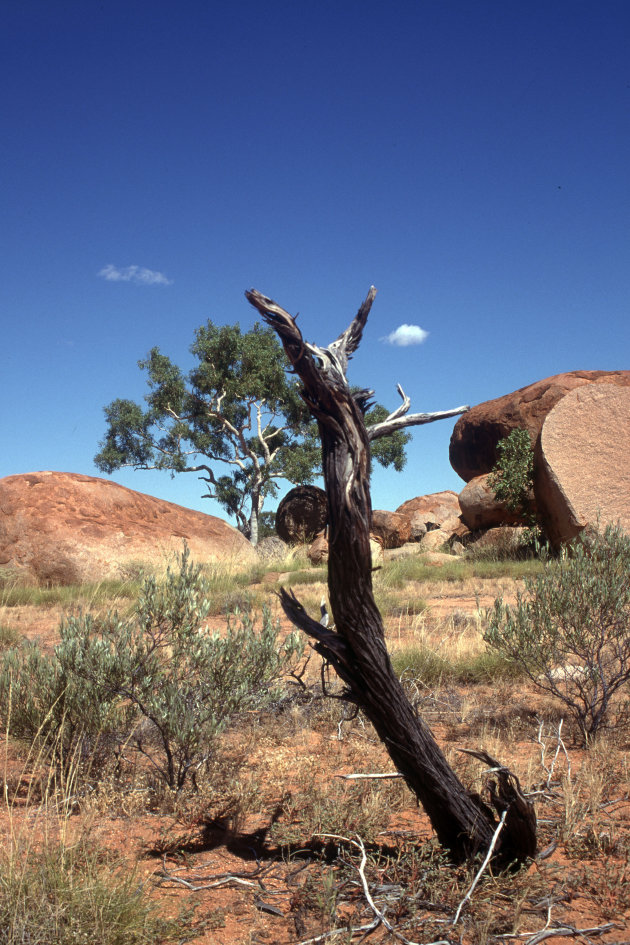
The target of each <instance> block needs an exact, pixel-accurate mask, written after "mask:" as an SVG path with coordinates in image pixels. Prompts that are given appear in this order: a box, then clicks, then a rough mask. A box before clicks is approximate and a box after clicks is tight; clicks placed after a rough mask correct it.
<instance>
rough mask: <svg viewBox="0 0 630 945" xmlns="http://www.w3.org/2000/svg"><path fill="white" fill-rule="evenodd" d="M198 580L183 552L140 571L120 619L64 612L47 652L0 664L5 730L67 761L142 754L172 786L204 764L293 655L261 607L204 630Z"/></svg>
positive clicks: (16, 652) (273, 692)
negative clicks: (151, 570) (257, 619)
mask: <svg viewBox="0 0 630 945" xmlns="http://www.w3.org/2000/svg"><path fill="white" fill-rule="evenodd" d="M210 610H211V598H210V595H209V593H208V586H207V582H206V580H205V579H204V577H203V575H202V572H201V569H200V567H198V566H196V565H194V564H192V563H191V561H190V558H189V554H188V552H187V551H185V552H184V554H183V555H182V557H181V559H180V561H179V564H178V568H177V569H175V570H173V569H169V571H168V573H167V575H166V580H165V581H164V582H163V583H159V582H158V581H157V579H156V578H155V577H153V576H149V577H147V578H145V580H144V582H143V585H142V591H141V593H140V596H139V599H138V601H137V604H136V606H135V609H134V612H133V614H132V615H131V617H129V616H121V615H120V614H119V613H117V612H112V613H109V614H107V615H106V616H105V617H99V616H96V615H94V614H91V613H87V614H79V615H78V616H76V615H75V616H70V617H68V618H66V619H65V620H64V621H62V623H61V626H60V636H61V642H60V643H59V645H58V646H57V647H56V648H55V650H54V652H53V653H52V654H47V653H45V652H43V651H42V650H41V648H40V647H39V646H36V645H33V644H31V645H29V646H27V647H22V648H19V649H13V650H10V651H9V652H8V653H6V654H4V657H3V660H2V662H1V663H0V717H1V719H2V724H3V725H4V726H5V729H7V730H8V731H9V732H10V734H12V735H14V736H16V737H22V738H29V739H35V738H39V739H41V740H42V743H45V744H46V745H47V746H49V750H50V746H53V747H54V753H55V755H56V758H57V759H59V758H64V759H70V758H71V759H72V760H73V761H76V760H77V759H79V760H81V759H82V758H83V757H86V758H89V760H90V764H91V765H94V763H95V754H97V753H98V751H100V753H101V755H103V754H107V753H109V754H110V755H111V753H112V752H114V751H117V750H120V748H121V746H125V750H126V751H130V750H133V751H136V752H139V753H141V754H142V755H144V756H145V757H146V758H147V759H148V761H149V762H150V764H151V766H152V767H153V769H154V770H155V771H156V772H157V773H158V775H159V776H160V777H161V778H162V779H163V780H164V782H165V783H166V784H167V785H168V786H169V788H171V789H172V790H175V791H179V790H181V788H182V787H183V786H184V783H185V782H186V780H187V779H188V778H190V779H191V780H192V781H193V783H194V782H195V774H196V772H197V771H198V770H199V768H200V767H202V766H203V765H204V764H205V762H207V761H208V760H209V758H210V757H211V755H212V753H213V752H214V751H215V748H216V741H217V737H218V736H219V735H220V733H221V732H222V730H223V729H224V728H225V726H226V725H227V724H228V722H229V721H230V719H232V718H233V717H234V716H235V714H236V713H238V712H242V711H245V710H248V709H252V708H256V707H260V706H263V705H264V704H265V703H269V702H270V701H272V700H273V699H274V698H276V697H277V696H278V686H279V684H280V681H281V679H282V677H283V676H284V675H285V673H286V672H288V671H289V669H290V667H291V665H292V664H293V663H295V661H296V660H297V659H298V658H299V657H300V656H301V654H302V650H303V643H302V641H301V638H300V637H299V636H298V635H297V634H291V635H290V636H289V637H288V638H287V640H286V641H285V643H284V644H282V645H279V644H278V639H277V638H278V630H279V625H278V623H277V622H274V621H273V620H272V618H271V614H270V612H269V611H268V610H263V616H262V627H261V629H260V630H257V629H256V628H255V626H254V622H253V619H252V617H251V615H250V614H249V613H241V614H238V613H237V614H232V615H228V616H227V618H226V620H227V626H226V628H225V631H224V632H223V633H221V634H220V633H218V632H216V631H210V630H209V629H208V628H207V626H206V625H205V620H206V617H207V616H208V613H209V612H210Z"/></svg>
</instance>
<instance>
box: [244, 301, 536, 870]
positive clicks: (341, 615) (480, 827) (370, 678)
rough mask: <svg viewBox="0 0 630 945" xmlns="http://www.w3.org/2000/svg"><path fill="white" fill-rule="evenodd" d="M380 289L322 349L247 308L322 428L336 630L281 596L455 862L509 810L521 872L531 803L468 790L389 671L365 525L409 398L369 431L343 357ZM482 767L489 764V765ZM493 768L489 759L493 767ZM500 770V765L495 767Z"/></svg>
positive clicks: (508, 783)
mask: <svg viewBox="0 0 630 945" xmlns="http://www.w3.org/2000/svg"><path fill="white" fill-rule="evenodd" d="M375 294H376V290H375V289H374V287H372V289H370V292H369V293H368V296H367V298H366V300H365V302H364V303H363V305H362V306H361V308H360V309H359V311H358V313H357V315H356V317H355V319H354V320H353V321H352V323H351V324H350V326H349V328H348V329H347V330H346V331H345V332H344V333H343V334H342V335H340V336H339V338H337V340H336V341H334V342H333V343H332V344H330V345H328V347H326V348H320V347H318V346H316V345H312V344H309V343H307V342H305V341H304V339H303V338H302V335H301V333H300V331H299V329H298V328H297V326H296V324H295V320H294V318H293V317H292V316H291V315H289V314H288V312H286V311H285V310H284V309H282V308H281V307H280V306H279V305H277V304H276V303H275V302H273V301H272V300H271V299H269V298H267V297H266V296H263V295H261V294H260V293H259V292H256V291H255V290H251V291H249V292H246V296H247V298H248V300H249V301H250V302H251V304H252V305H254V306H255V308H257V309H258V311H259V312H260V314H261V315H262V317H263V318H264V319H265V321H266V322H267V323H268V324H269V325H271V326H272V327H273V328H274V329H275V331H276V332H277V334H278V336H279V338H280V340H281V341H282V344H283V346H284V349H285V351H286V353H287V356H288V358H289V360H290V362H291V364H292V366H293V369H294V370H295V372H296V373H297V374H298V376H299V377H300V379H301V381H302V383H303V385H304V389H303V397H304V399H305V401H306V403H307V405H308V406H309V409H310V410H311V412H312V414H313V415H314V416H315V418H316V419H317V421H318V425H319V432H320V437H321V443H322V467H323V474H324V482H325V487H326V495H327V501H328V547H329V557H328V589H329V598H330V605H331V610H332V616H333V619H334V628H335V629H334V630H333V629H326V628H324V627H322V626H321V625H320V624H319V623H318V622H317V621H316V620H314V619H313V618H311V617H310V616H309V615H308V614H307V613H306V611H305V610H304V608H303V607H302V605H301V604H300V603H299V601H298V600H297V598H296V597H295V596H294V595H292V594H288V593H287V592H286V591H282V592H281V601H282V606H283V608H284V610H285V613H286V614H287V616H288V617H289V619H290V620H291V621H292V622H293V623H294V624H295V625H296V626H297V627H299V628H300V629H302V630H303V631H304V632H306V633H307V634H309V636H311V637H312V638H313V639H314V640H315V641H316V642H315V644H314V646H315V649H316V650H317V651H318V652H319V653H320V654H321V655H322V656H323V657H324V658H325V659H326V660H327V661H328V662H329V663H330V664H331V665H332V666H333V667H334V669H335V670H336V672H337V674H338V675H339V677H340V678H341V679H342V681H343V682H344V684H345V689H344V695H345V697H346V698H347V699H348V700H350V701H352V702H354V703H356V704H357V705H358V706H360V708H361V709H362V710H363V711H364V712H365V714H366V716H367V717H368V718H369V720H370V721H371V722H372V724H373V726H374V728H375V729H376V731H377V733H378V735H379V737H380V738H381V740H382V741H383V743H384V744H385V746H386V748H387V750H388V752H389V754H390V757H391V758H392V761H393V762H394V764H395V765H396V768H397V769H398V771H400V773H401V774H402V775H403V776H404V778H405V780H406V782H407V784H408V785H409V787H410V788H411V790H412V791H413V792H414V793H415V794H416V796H417V798H418V800H419V801H420V803H421V804H422V806H423V807H424V809H425V811H426V812H427V814H428V816H429V818H430V820H431V824H432V826H433V828H434V830H435V832H436V834H437V836H438V839H439V840H440V842H441V843H442V845H443V846H444V847H446V848H447V849H448V850H449V851H450V853H451V855H452V857H453V858H454V859H455V860H462V859H466V858H468V857H470V856H473V855H475V854H476V853H477V852H486V851H487V850H488V849H489V847H490V844H491V841H492V838H493V835H494V833H495V831H496V830H497V827H498V823H499V822H498V821H497V819H496V818H495V815H494V813H493V809H492V808H494V810H496V811H497V812H499V813H502V812H503V811H504V810H505V809H506V807H507V809H508V813H507V815H506V818H505V823H504V825H503V828H502V830H501V834H500V836H499V838H498V842H497V843H496V846H495V853H494V861H495V862H496V863H498V864H500V865H508V864H509V863H514V862H517V863H521V862H523V861H525V860H526V859H528V858H529V857H531V856H533V855H534V853H535V849H536V826H535V817H534V813H533V808H532V805H531V804H530V803H529V802H528V801H527V800H526V799H525V798H524V797H523V795H522V794H521V792H520V789H519V786H518V781H517V780H516V779H515V778H514V777H513V776H511V775H510V774H509V772H507V769H505V768H502V767H500V766H499V769H498V770H497V774H498V777H497V781H498V785H497V784H494V783H492V784H491V785H490V787H489V791H490V793H489V800H488V802H485V801H483V800H482V799H481V798H480V797H479V796H477V795H473V794H471V793H470V792H468V791H467V790H466V789H465V788H464V786H463V785H462V783H461V782H460V780H459V779H458V777H457V775H456V774H455V772H454V771H453V769H452V768H451V767H450V765H449V764H448V762H447V760H446V758H445V757H444V755H443V753H442V751H441V750H440V748H439V746H438V745H437V743H436V741H435V739H434V738H433V735H432V734H431V731H430V730H429V728H428V726H427V725H426V723H425V722H424V721H423V720H422V718H420V716H419V715H418V714H417V712H416V711H415V709H414V708H413V706H412V705H411V704H410V702H409V700H408V699H407V697H406V695H405V692H404V690H403V688H402V686H401V684H400V681H399V680H398V677H397V676H396V674H395V673H394V670H393V668H392V665H391V661H390V659H389V655H388V652H387V648H386V645H385V634H384V627H383V622H382V619H381V615H380V613H379V611H378V608H377V606H376V603H375V600H374V594H373V589H372V563H371V551H370V525H371V515H372V505H371V498H370V445H369V444H370V439H371V438H374V437H375V436H383V435H386V433H387V432H389V430H388V422H389V424H390V426H391V429H392V430H393V429H400V428H401V426H403V425H404V424H403V422H402V419H403V415H404V414H405V413H406V412H407V410H408V408H409V401H408V398H406V397H405V396H404V394H403V392H402V390H400V388H399V392H400V394H401V396H402V397H403V404H402V406H401V407H399V408H398V410H397V411H395V412H394V413H393V414H391V415H390V417H389V418H388V420H386V421H384V422H383V423H381V424H379V425H378V430H376V429H374V430H373V433H372V436H370V431H369V430H368V429H367V428H366V425H365V422H364V414H365V412H366V410H367V408H368V406H369V400H370V397H371V396H372V393H373V392H372V391H367V390H366V391H359V392H356V393H355V394H352V393H351V392H350V388H349V385H348V382H347V379H346V370H347V364H348V359H349V358H350V357H351V356H352V354H353V352H354V351H355V350H356V349H357V347H358V345H359V343H360V340H361V336H362V333H363V328H364V326H365V323H366V320H367V317H368V314H369V311H370V308H371V306H372V302H373V300H374V296H375ZM465 409H467V408H463V407H460V408H456V409H455V410H453V411H446V412H443V413H438V414H414V415H410V416H409V417H408V418H407V421H408V425H414V424H417V423H426V422H430V421H431V420H435V419H439V418H440V417H443V416H453V415H455V414H456V413H462V412H464V410H465ZM484 760H485V759H484ZM490 760H491V761H492V760H493V759H490ZM493 767H494V768H496V765H494V766H493Z"/></svg>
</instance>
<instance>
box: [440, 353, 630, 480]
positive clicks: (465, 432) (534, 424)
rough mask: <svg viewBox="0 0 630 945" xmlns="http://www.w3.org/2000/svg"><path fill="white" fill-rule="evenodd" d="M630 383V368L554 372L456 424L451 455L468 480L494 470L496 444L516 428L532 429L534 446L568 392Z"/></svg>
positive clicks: (490, 402)
mask: <svg viewBox="0 0 630 945" xmlns="http://www.w3.org/2000/svg"><path fill="white" fill-rule="evenodd" d="M590 384H595V385H598V386H599V385H606V386H608V385H609V384H615V385H617V386H621V387H629V386H630V371H569V372H568V373H566V374H555V375H554V376H553V377H548V378H546V379H545V380H542V381H536V382H535V383H534V384H529V385H528V386H527V387H521V388H520V389H519V390H516V391H514V392H513V393H511V394H505V395H504V396H503V397H497V398H496V399H495V400H487V401H485V402H484V403H482V404H478V405H477V406H476V407H472V408H471V409H470V410H469V411H468V413H465V414H463V415H462V416H461V417H460V418H459V419H458V421H457V423H456V424H455V427H454V429H453V434H452V436H451V444H450V450H449V458H450V461H451V466H452V467H453V469H454V470H455V472H456V473H457V474H458V475H459V476H461V477H462V479H464V480H465V481H466V482H469V481H470V480H471V479H473V478H474V477H475V476H482V475H483V474H484V473H488V472H490V471H491V469H492V468H493V466H494V465H495V463H496V461H497V458H498V457H497V449H496V447H497V443H498V442H499V440H502V439H503V438H504V437H506V436H508V435H509V434H510V433H511V431H512V430H514V429H516V428H517V427H520V428H523V429H525V430H527V431H528V432H529V435H530V437H531V439H532V444H533V445H534V444H535V443H536V442H537V440H538V437H539V435H540V431H541V429H542V425H543V423H544V421H545V417H546V416H547V414H548V413H549V411H550V410H552V408H553V407H555V405H556V404H557V403H558V401H560V400H561V399H562V398H563V397H564V396H565V395H566V394H568V393H569V392H570V391H572V390H576V389H578V388H583V387H585V386H587V385H590Z"/></svg>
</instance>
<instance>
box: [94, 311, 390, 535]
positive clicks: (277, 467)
mask: <svg viewBox="0 0 630 945" xmlns="http://www.w3.org/2000/svg"><path fill="white" fill-rule="evenodd" d="M190 351H191V353H192V355H193V357H194V359H195V366H194V367H193V368H192V370H190V371H189V372H188V373H187V374H185V373H184V372H183V371H182V370H181V369H180V368H179V367H178V366H177V365H176V364H174V363H173V362H172V361H171V360H170V358H169V357H168V356H167V355H165V354H163V353H162V352H161V351H160V349H159V348H157V347H156V348H152V349H151V351H150V352H149V354H148V355H147V357H146V358H145V359H143V360H140V361H139V362H138V366H139V367H140V368H141V369H142V370H143V371H145V372H146V375H147V382H148V387H149V391H148V393H147V395H146V397H145V402H146V406H143V405H141V404H138V403H135V402H134V401H131V400H126V399H117V400H114V401H112V402H111V403H110V404H109V405H108V406H107V407H105V417H106V421H107V430H106V433H105V437H104V439H103V440H102V441H101V443H100V450H99V452H98V454H97V455H96V457H95V460H94V461H95V463H96V465H97V467H98V468H99V469H101V470H102V471H103V472H107V473H111V472H114V471H115V470H117V469H120V468H122V467H133V468H135V469H165V470H169V471H170V472H171V473H172V474H173V475H175V474H176V473H184V472H187V473H197V474H198V476H199V479H200V480H201V481H202V482H203V483H204V484H205V490H206V491H205V492H204V493H203V494H204V497H207V498H211V499H215V500H216V501H217V502H218V503H219V504H220V505H221V506H222V507H223V508H224V509H225V510H226V511H227V512H228V514H229V515H231V516H233V518H234V519H235V520H236V522H237V527H238V528H239V530H240V531H242V532H243V534H245V535H246V536H247V537H248V538H249V539H250V541H251V542H252V543H253V544H257V542H258V523H259V519H260V515H261V512H262V510H263V507H264V504H265V501H266V500H267V499H269V498H273V497H274V496H275V495H276V494H277V491H278V480H281V479H284V480H286V481H288V482H290V483H294V484H301V485H303V484H307V483H310V482H312V481H313V479H314V478H315V477H316V476H317V475H319V474H320V471H321V462H320V458H321V453H320V446H319V441H318V437H317V428H316V425H315V424H314V423H313V421H312V419H311V416H310V413H309V411H308V409H307V407H306V406H305V404H304V402H303V400H302V398H301V396H300V393H299V385H298V383H297V381H296V378H295V377H294V376H291V375H290V374H288V373H287V368H288V367H289V362H288V360H287V358H286V355H285V353H284V350H283V348H282V346H281V345H280V343H279V342H278V339H277V337H276V335H275V333H274V332H273V331H272V330H271V329H270V328H267V327H266V326H264V325H262V324H260V323H256V324H254V326H253V327H252V328H251V329H250V330H249V331H241V328H240V326H239V325H238V324H235V325H221V326H219V325H215V324H214V323H213V322H212V321H208V322H207V324H206V325H203V326H202V327H200V328H199V329H197V331H196V333H195V340H194V342H193V344H192V346H191V348H190ZM372 412H373V416H374V419H375V420H376V421H377V420H380V419H382V418H383V416H386V415H387V411H386V410H385V408H383V407H381V406H380V405H376V406H375V407H374V408H373V410H372ZM407 439H408V436H407V435H406V434H404V433H402V432H394V434H393V436H390V437H388V438H387V440H384V441H383V444H382V446H381V448H380V450H377V451H376V452H375V454H374V456H375V459H377V460H378V461H379V462H380V463H382V465H384V466H393V467H394V468H395V469H402V467H403V466H404V463H405V452H404V446H405V443H406V441H407Z"/></svg>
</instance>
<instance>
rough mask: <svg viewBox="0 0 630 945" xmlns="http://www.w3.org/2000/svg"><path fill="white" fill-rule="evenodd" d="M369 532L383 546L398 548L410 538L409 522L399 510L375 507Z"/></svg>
mask: <svg viewBox="0 0 630 945" xmlns="http://www.w3.org/2000/svg"><path fill="white" fill-rule="evenodd" d="M370 534H371V535H372V537H374V538H377V539H378V540H379V541H380V542H381V544H382V546H383V548H400V547H401V546H402V545H404V544H406V543H407V542H408V541H410V540H411V522H410V521H409V518H408V516H406V515H401V514H400V512H385V511H383V510H382V509H375V510H374V511H373V512H372V526H371V528H370Z"/></svg>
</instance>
